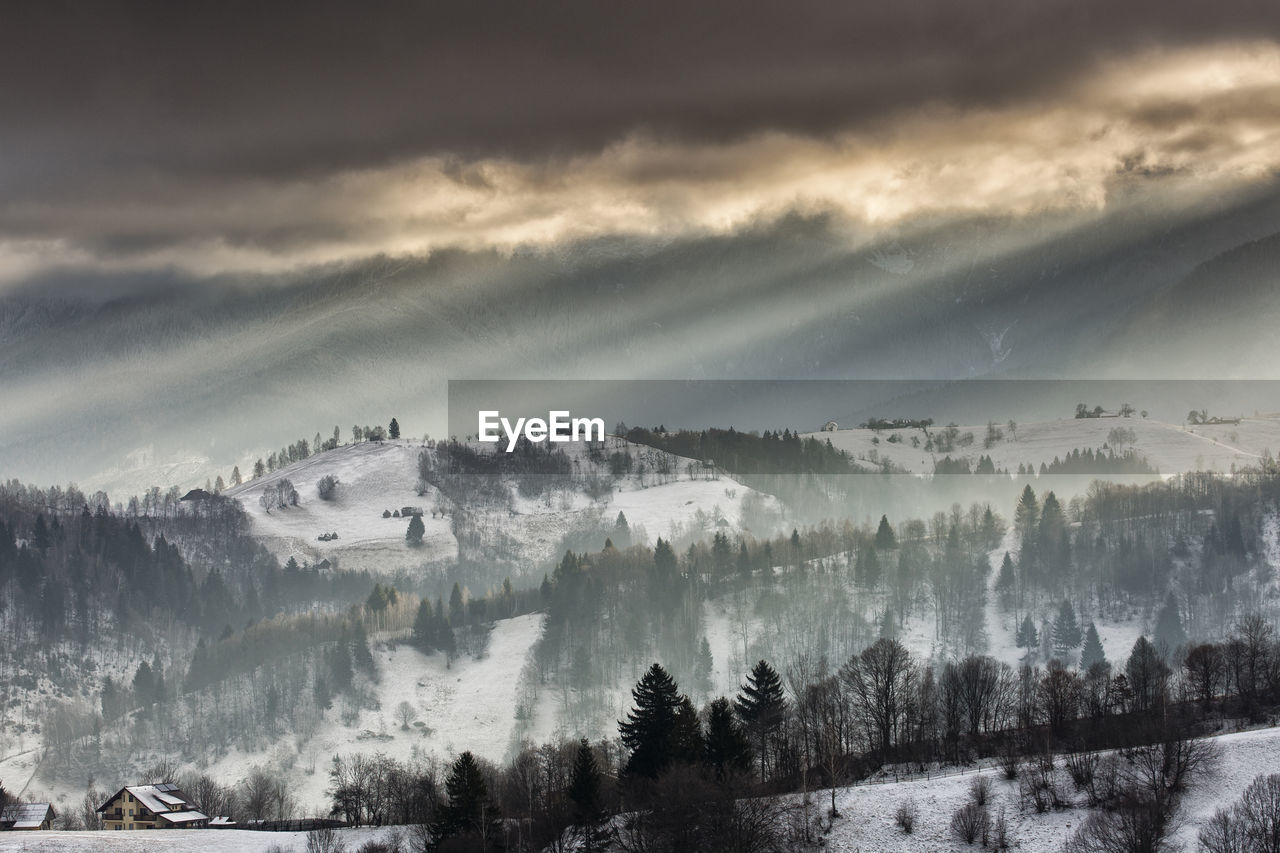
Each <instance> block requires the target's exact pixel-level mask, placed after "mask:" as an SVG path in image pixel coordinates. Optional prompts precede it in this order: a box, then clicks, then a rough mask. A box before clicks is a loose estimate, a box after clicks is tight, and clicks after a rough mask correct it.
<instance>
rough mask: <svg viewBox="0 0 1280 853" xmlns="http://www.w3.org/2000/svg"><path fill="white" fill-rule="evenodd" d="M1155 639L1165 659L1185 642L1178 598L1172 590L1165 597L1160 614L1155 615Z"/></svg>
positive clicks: (1185, 633) (1185, 637) (1185, 636)
mask: <svg viewBox="0 0 1280 853" xmlns="http://www.w3.org/2000/svg"><path fill="white" fill-rule="evenodd" d="M1155 640H1156V648H1158V649H1159V650H1160V653H1161V654H1162V655H1164V657H1165V659H1166V660H1168V658H1169V656H1170V655H1173V654H1174V653H1175V652H1177V650H1178V649H1180V648H1182V647H1183V646H1185V645H1186V644H1187V632H1186V631H1184V630H1182V617H1181V616H1180V615H1179V612H1178V599H1177V598H1176V597H1175V596H1174V594H1173V591H1172V590H1170V591H1169V594H1168V596H1166V597H1165V600H1164V606H1163V607H1161V608H1160V615H1159V616H1157V617H1156V630H1155Z"/></svg>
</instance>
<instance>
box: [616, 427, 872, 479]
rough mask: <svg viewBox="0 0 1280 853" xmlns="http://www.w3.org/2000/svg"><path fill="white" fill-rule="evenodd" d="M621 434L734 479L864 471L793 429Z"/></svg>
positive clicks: (629, 431)
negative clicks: (706, 464) (710, 465)
mask: <svg viewBox="0 0 1280 853" xmlns="http://www.w3.org/2000/svg"><path fill="white" fill-rule="evenodd" d="M619 429H620V430H621V433H620V434H622V435H625V436H626V439H627V440H628V441H630V442H633V443H635V444H644V445H648V446H650V447H656V448H659V449H661V450H665V451H667V452H669V453H673V454H675V455H677V456H686V457H688V458H690V459H696V460H699V461H702V462H711V461H714V463H715V465H716V466H717V467H719V468H722V469H724V470H726V471H729V472H731V473H734V474H740V475H750V474H795V475H803V474H856V473H860V472H861V470H862V469H861V468H859V467H858V466H857V465H854V464H853V463H852V460H851V459H850V457H849V454H847V453H845V452H844V451H843V450H837V449H836V448H834V447H833V446H832V445H831V442H830V440H826V441H821V440H819V439H817V438H813V437H812V436H811V437H809V438H801V437H800V435H799V433H795V432H792V431H791V430H790V429H784V430H783V431H782V432H772V431H769V430H765V431H764V432H763V433H755V432H739V431H737V430H735V429H734V428H733V427H730V428H728V429H706V430H700V431H694V430H680V431H679V432H665V431H663V432H654V431H652V430H648V429H644V428H643V427H632V428H630V429H627V428H626V427H625V425H622V426H620V427H619Z"/></svg>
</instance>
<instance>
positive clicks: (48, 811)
mask: <svg viewBox="0 0 1280 853" xmlns="http://www.w3.org/2000/svg"><path fill="white" fill-rule="evenodd" d="M51 817H53V806H51V805H50V804H49V803H10V804H9V805H7V806H5V807H4V812H3V813H2V814H0V823H12V824H13V828H14V829H37V828H38V827H39V826H40V824H42V823H44V822H45V821H46V820H47V819H49V818H51Z"/></svg>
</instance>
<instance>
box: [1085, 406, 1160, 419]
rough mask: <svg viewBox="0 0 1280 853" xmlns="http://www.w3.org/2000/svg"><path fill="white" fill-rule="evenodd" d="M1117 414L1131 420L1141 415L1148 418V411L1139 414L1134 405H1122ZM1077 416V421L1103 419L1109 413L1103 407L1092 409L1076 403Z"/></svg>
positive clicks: (1144, 410)
mask: <svg viewBox="0 0 1280 853" xmlns="http://www.w3.org/2000/svg"><path fill="white" fill-rule="evenodd" d="M1116 414H1117V415H1119V416H1120V417H1122V418H1131V417H1133V416H1134V415H1137V414H1141V416H1142V417H1144V418H1145V417H1146V416H1147V411H1146V409H1143V410H1142V412H1139V411H1138V410H1137V409H1135V408H1134V407H1133V405H1132V404H1130V403H1121V404H1120V408H1119V409H1117V410H1116ZM1075 416H1076V418H1077V419H1083V418H1101V417H1106V416H1107V411H1106V410H1105V409H1103V408H1102V407H1101V406H1094V407H1093V408H1092V409H1091V408H1089V406H1088V405H1087V404H1085V403H1076V413H1075Z"/></svg>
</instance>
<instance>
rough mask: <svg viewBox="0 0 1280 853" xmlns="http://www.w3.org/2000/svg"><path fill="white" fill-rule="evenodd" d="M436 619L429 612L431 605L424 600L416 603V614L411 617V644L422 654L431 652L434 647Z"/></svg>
mask: <svg viewBox="0 0 1280 853" xmlns="http://www.w3.org/2000/svg"><path fill="white" fill-rule="evenodd" d="M436 637H437V630H436V619H435V614H433V613H432V612H431V603H430V602H428V601H427V600H426V599H425V598H424V599H423V600H422V601H420V602H419V603H418V612H417V614H416V615H415V616H414V617H413V644H414V645H415V646H416V647H417V648H418V649H419V650H421V651H423V652H432V651H434V650H435V647H436Z"/></svg>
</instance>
